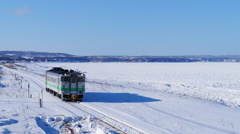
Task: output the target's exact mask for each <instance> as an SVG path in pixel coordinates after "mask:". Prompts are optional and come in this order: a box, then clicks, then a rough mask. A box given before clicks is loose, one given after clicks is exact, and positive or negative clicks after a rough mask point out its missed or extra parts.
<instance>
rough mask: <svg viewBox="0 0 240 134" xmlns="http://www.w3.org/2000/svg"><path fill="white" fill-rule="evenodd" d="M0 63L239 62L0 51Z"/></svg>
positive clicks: (200, 57) (213, 58)
mask: <svg viewBox="0 0 240 134" xmlns="http://www.w3.org/2000/svg"><path fill="white" fill-rule="evenodd" d="M0 61H7V62H15V61H27V62H30V61H37V62H240V55H223V56H213V55H192V56H75V55H70V54H66V53H49V52H33V51H0Z"/></svg>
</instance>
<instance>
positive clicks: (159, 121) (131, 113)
mask: <svg viewBox="0 0 240 134" xmlns="http://www.w3.org/2000/svg"><path fill="white" fill-rule="evenodd" d="M21 65H23V66H26V67H27V69H26V68H19V69H20V70H17V71H15V72H14V70H8V69H5V68H3V70H5V71H6V72H8V71H9V73H8V75H3V76H2V77H3V78H4V79H2V80H1V83H3V84H2V85H4V86H6V87H4V88H0V89H1V90H0V91H2V94H0V95H1V96H4V97H3V98H4V99H2V101H1V103H2V104H5V102H6V103H7V101H12V99H11V98H9V95H8V96H7V93H6V92H8V91H9V90H10V91H11V90H12V91H11V92H17V95H16V96H21V94H22V96H24V95H25V97H22V99H19V98H21V97H18V99H17V100H18V101H17V104H18V106H17V107H19V109H21V108H22V107H23V108H24V107H26V105H27V107H28V109H36V111H39V112H38V113H37V112H36V111H35V110H33V111H35V112H34V114H33V113H28V114H27V115H28V116H26V114H24V112H23V111H26V110H22V111H21V110H19V111H17V110H15V111H17V112H15V113H14V112H6V113H5V114H3V117H2V118H0V120H1V121H2V119H5V118H7V119H6V120H10V119H13V120H12V121H10V122H12V123H9V124H8V123H4V124H5V125H3V127H2V126H1V125H0V128H1V127H2V129H0V130H1V131H2V132H9V131H13V130H14V129H12V128H11V127H10V128H8V127H6V126H14V125H19V124H21V123H22V122H24V121H26V120H31V119H32V123H29V124H31V125H32V124H35V127H34V126H30V125H28V124H27V123H25V124H24V125H25V127H26V126H28V127H26V129H25V132H28V131H30V129H31V130H32V129H34V131H35V132H39V133H40V132H41V133H42V132H43V133H44V132H46V131H47V130H48V129H50V131H53V132H55V131H56V132H60V129H57V128H60V127H59V125H55V126H54V123H55V122H56V121H58V120H59V121H62V120H64V119H63V117H61V116H60V117H59V116H57V117H55V116H53V115H61V114H64V118H70V120H71V121H73V120H74V121H75V120H76V121H80V120H78V119H82V118H85V116H86V115H85V114H86V113H83V112H81V111H80V110H77V111H76V109H74V108H72V107H71V106H69V105H68V104H67V103H64V102H62V101H61V100H60V99H58V98H56V97H53V96H51V95H49V94H48V93H45V92H44V98H45V99H44V103H43V105H44V107H43V108H38V105H37V103H38V98H39V97H38V96H39V95H38V94H39V93H40V91H41V90H42V89H41V88H40V87H39V86H37V85H35V87H32V89H34V91H36V93H35V95H34V92H33V93H32V94H33V98H27V99H26V95H27V93H26V92H27V90H26V89H25V90H23V91H22V90H20V89H19V86H17V83H18V82H19V81H17V80H11V79H15V76H10V73H11V72H13V73H17V74H18V76H19V77H22V78H23V79H24V80H25V81H26V82H25V86H24V87H26V85H27V83H32V84H33V85H34V82H33V81H32V80H30V79H31V78H32V79H35V82H36V81H37V82H38V83H44V77H43V76H44V72H45V71H46V70H47V69H50V68H51V67H54V66H58V67H62V68H68V69H75V70H79V71H82V72H85V73H86V75H87V81H88V82H87V85H86V87H87V90H86V94H85V98H84V100H83V102H81V104H83V105H85V106H88V107H91V108H94V109H95V110H97V111H101V112H102V113H104V114H105V115H108V116H110V117H112V118H115V119H117V120H119V121H121V122H124V123H125V124H129V125H130V126H131V127H133V128H137V129H139V130H140V131H141V132H143V133H150V134H153V133H160V134H161V133H174V134H175V133H179V134H192V133H194V134H197V133H199V134H200V133H201V134H202V133H211V134H212V133H218V134H225V133H229V134H231V133H240V120H238V118H237V117H238V116H239V113H240V110H239V106H240V99H239V96H240V90H239V89H240V73H239V72H240V64H239V63H21ZM30 76H31V77H30ZM14 83H15V84H14ZM23 83H24V82H23ZM14 85H15V86H17V87H16V88H14ZM3 91H4V92H3ZM15 94H16V93H15ZM10 96H11V94H10ZM14 96H15V95H14ZM34 96H35V98H36V99H35V100H34ZM40 96H41V95H40ZM46 98H47V99H46ZM33 100H34V101H33ZM28 103H29V104H28ZM58 103H59V104H58ZM2 104H1V106H2ZM8 104H9V103H8ZM14 104H15V103H14ZM21 105H22V106H21ZM4 106H5V107H3V108H2V111H1V113H4V112H5V111H8V110H9V111H14V110H11V108H7V106H8V105H7V104H5V105H4ZM14 107H15V106H14ZM25 109H27V108H25ZM63 109H64V110H63ZM0 110H1V109H0ZM59 110H61V111H59ZM76 112H77V114H76ZM73 113H74V114H73ZM16 114H17V115H18V116H14V115H16ZM1 115H2V114H1ZM23 115H24V116H26V119H25V120H24V118H23V119H21V118H20V117H19V116H21V117H22V116H23ZM17 117H19V118H20V119H18V118H17ZM86 118H87V119H88V121H87V123H86V122H85V123H84V124H91V121H92V120H93V122H94V119H97V118H96V117H89V116H86ZM14 120H15V122H14ZM1 121H0V124H1ZM29 122H31V121H29ZM46 123H49V124H48V125H49V126H50V127H49V128H48V129H46V128H45V127H43V126H44V125H41V124H46ZM51 123H52V124H51ZM7 124H8V125H7ZM39 124H40V125H39ZM72 124H73V123H72ZM76 124H81V123H78V122H77V123H76ZM83 126H84V125H83ZM92 126H95V127H90V128H89V127H88V128H86V129H87V131H89V132H90V133H95V132H96V131H102V132H105V133H106V132H108V133H111V132H112V133H117V132H116V131H113V130H111V129H110V128H108V127H107V126H103V125H101V124H100V123H96V125H92ZM115 126H118V124H116V123H115ZM35 132H34V133H35ZM126 133H131V132H129V131H126ZM132 133H135V132H132Z"/></svg>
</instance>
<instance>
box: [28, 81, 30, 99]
mask: <svg viewBox="0 0 240 134" xmlns="http://www.w3.org/2000/svg"><path fill="white" fill-rule="evenodd" d="M29 89H30V85H29V83H28V98H29V92H30V91H29Z"/></svg>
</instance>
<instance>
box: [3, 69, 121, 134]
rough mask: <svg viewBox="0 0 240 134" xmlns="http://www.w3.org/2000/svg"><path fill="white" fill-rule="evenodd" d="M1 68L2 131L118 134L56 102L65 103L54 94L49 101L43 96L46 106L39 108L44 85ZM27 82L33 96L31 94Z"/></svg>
mask: <svg viewBox="0 0 240 134" xmlns="http://www.w3.org/2000/svg"><path fill="white" fill-rule="evenodd" d="M0 71H1V72H0V73H1V74H0V76H1V79H0V82H1V83H2V84H1V85H2V86H1V87H0V133H3V134H10V133H14V134H15V133H16V134H17V133H19V134H22V133H29V134H44V133H46V134H48V133H51V134H59V133H62V134H68V133H69V134H71V131H72V132H74V134H82V133H89V134H96V133H108V134H117V132H116V131H114V130H112V129H111V128H109V127H107V126H106V125H104V124H102V123H101V122H99V121H98V119H97V118H95V117H91V116H87V115H84V114H82V113H81V112H80V113H78V112H74V111H75V110H73V109H71V108H67V106H64V105H66V104H62V105H61V104H55V103H59V102H60V103H62V101H61V100H59V99H57V98H54V97H53V96H51V97H53V99H52V100H51V99H50V101H47V98H48V97H46V96H44V98H45V103H44V107H43V108H40V106H39V98H40V97H41V95H40V92H41V88H40V87H39V86H38V85H35V83H33V82H32V81H31V80H29V79H28V78H27V77H25V76H24V75H21V73H20V74H18V73H17V71H14V70H10V69H7V68H1V70H0ZM20 75H21V76H20ZM28 84H29V85H30V95H31V97H28ZM48 95H49V94H47V96H48ZM49 96H50V95H49ZM56 100H58V101H56ZM51 101H53V102H51ZM60 106H61V107H60ZM73 113H74V115H72V114H73Z"/></svg>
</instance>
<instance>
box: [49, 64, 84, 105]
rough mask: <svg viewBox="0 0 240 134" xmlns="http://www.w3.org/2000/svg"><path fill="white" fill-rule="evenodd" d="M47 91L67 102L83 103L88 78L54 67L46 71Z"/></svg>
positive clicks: (72, 71)
mask: <svg viewBox="0 0 240 134" xmlns="http://www.w3.org/2000/svg"><path fill="white" fill-rule="evenodd" d="M45 80H46V91H47V92H50V93H52V94H53V95H54V96H58V97H59V98H61V99H62V100H65V101H82V99H83V96H84V93H85V80H86V76H85V74H83V73H79V72H76V71H74V70H66V69H62V68H60V67H54V68H52V69H50V70H47V71H46V74H45Z"/></svg>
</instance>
